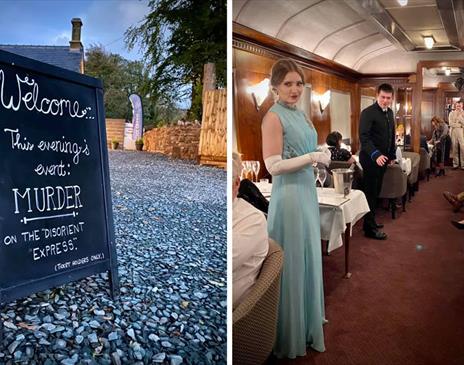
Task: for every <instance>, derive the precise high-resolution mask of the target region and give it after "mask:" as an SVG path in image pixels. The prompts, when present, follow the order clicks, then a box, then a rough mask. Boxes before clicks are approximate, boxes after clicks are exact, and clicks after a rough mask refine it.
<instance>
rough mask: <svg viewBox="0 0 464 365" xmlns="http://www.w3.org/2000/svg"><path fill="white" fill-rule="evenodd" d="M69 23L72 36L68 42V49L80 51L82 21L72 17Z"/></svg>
mask: <svg viewBox="0 0 464 365" xmlns="http://www.w3.org/2000/svg"><path fill="white" fill-rule="evenodd" d="M71 23H72V36H71V41H70V42H69V48H70V50H78V51H80V50H81V49H82V48H83V46H82V43H81V27H82V21H81V19H80V18H72V19H71Z"/></svg>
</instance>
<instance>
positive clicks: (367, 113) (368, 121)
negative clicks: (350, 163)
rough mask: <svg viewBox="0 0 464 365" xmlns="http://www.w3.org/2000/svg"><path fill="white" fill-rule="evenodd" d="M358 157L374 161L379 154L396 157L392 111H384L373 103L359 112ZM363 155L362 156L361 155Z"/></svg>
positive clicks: (389, 157) (392, 158)
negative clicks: (359, 143) (359, 148)
mask: <svg viewBox="0 0 464 365" xmlns="http://www.w3.org/2000/svg"><path fill="white" fill-rule="evenodd" d="M359 141H360V142H361V151H360V153H359V155H360V158H361V157H363V158H362V159H363V160H366V159H367V158H369V159H370V160H371V161H375V160H376V159H377V158H378V157H379V156H380V155H384V156H387V157H388V159H390V160H394V159H396V145H395V120H394V117H393V111H392V110H391V109H390V108H388V109H387V111H386V112H384V111H383V110H382V108H381V107H380V106H379V104H377V102H376V103H374V104H372V105H371V106H368V107H367V108H366V109H364V110H363V111H362V112H361V119H360V122H359ZM362 155H364V156H362Z"/></svg>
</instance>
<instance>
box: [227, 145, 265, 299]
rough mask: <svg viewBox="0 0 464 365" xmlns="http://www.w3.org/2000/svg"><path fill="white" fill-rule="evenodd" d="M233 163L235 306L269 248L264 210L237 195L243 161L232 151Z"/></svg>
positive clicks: (254, 278) (256, 275)
mask: <svg viewBox="0 0 464 365" xmlns="http://www.w3.org/2000/svg"><path fill="white" fill-rule="evenodd" d="M232 157H233V167H232V179H233V183H232V196H233V197H234V198H233V207H232V302H233V308H235V307H237V305H238V304H240V302H241V301H242V300H243V299H244V298H245V297H246V294H247V293H248V292H249V290H250V289H251V287H252V286H253V284H254V283H255V282H256V279H257V277H258V275H259V272H260V270H261V266H262V264H263V261H264V259H265V258H266V255H267V253H268V250H269V241H268V234H267V221H266V218H265V217H264V214H263V213H262V212H261V211H259V210H258V209H256V208H255V207H253V206H252V205H251V204H249V203H248V202H246V201H245V200H243V199H241V198H238V197H237V193H238V189H239V186H240V173H241V170H242V161H241V159H240V156H239V154H238V153H235V152H234V153H233V154H232Z"/></svg>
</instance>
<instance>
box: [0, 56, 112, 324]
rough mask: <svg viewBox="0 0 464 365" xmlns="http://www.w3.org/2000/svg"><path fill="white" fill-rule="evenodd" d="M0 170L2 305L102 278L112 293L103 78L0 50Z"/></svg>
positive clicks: (109, 198) (110, 222)
mask: <svg viewBox="0 0 464 365" xmlns="http://www.w3.org/2000/svg"><path fill="white" fill-rule="evenodd" d="M0 166H1V168H2V173H1V174H0V268H1V270H0V306H1V305H3V304H5V303H7V302H9V301H11V300H14V299H17V298H21V297H23V296H26V295H29V294H31V293H34V292H37V291H41V290H44V289H48V288H51V287H54V286H57V285H63V284H66V283H67V282H69V281H73V280H78V279H80V278H83V277H86V276H89V275H93V274H96V273H100V272H104V271H109V273H110V275H109V277H110V284H111V285H110V289H111V292H112V294H113V295H114V294H115V292H116V291H117V289H118V285H119V284H118V279H117V270H116V265H117V260H116V250H115V240H114V228H113V216H112V207H111V189H110V184H109V172H108V152H107V149H106V130H105V114H104V109H103V89H102V83H101V81H100V80H97V79H94V78H91V77H88V76H85V75H81V74H78V73H74V72H71V71H68V70H63V69H60V68H57V67H54V66H49V65H46V64H43V63H40V62H36V61H33V60H30V59H27V58H24V57H20V56H17V55H13V54H11V53H8V52H4V51H0ZM102 290H105V288H102ZM0 322H1V321H0ZM0 331H1V329H0Z"/></svg>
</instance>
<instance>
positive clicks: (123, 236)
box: [0, 151, 227, 365]
mask: <svg viewBox="0 0 464 365" xmlns="http://www.w3.org/2000/svg"><path fill="white" fill-rule="evenodd" d="M109 159H110V177H111V193H112V200H113V206H112V207H113V218H114V223H115V236H116V251H117V259H118V274H119V280H120V295H119V297H118V298H117V299H116V300H115V301H113V300H112V299H111V297H110V290H109V287H110V286H109V282H108V280H109V277H108V274H107V273H101V274H97V275H93V276H91V277H87V278H84V279H82V280H79V281H75V282H72V283H69V284H67V285H64V286H61V287H56V288H51V289H48V290H44V291H42V292H40V293H36V294H32V295H30V296H29V297H27V298H22V299H20V300H17V301H15V302H12V303H9V304H7V306H6V307H5V310H4V311H2V313H0V320H2V321H3V322H4V327H5V333H4V340H3V343H0V363H5V364H13V363H15V362H16V363H27V364H29V363H30V364H44V365H54V364H61V365H77V364H79V365H81V364H89V365H98V364H108V365H111V364H114V365H119V364H150V363H155V364H164V365H168V364H170V365H180V364H184V363H185V364H226V362H227V357H226V350H227V321H226V318H227V310H226V308H227V285H226V283H227V280H226V276H227V257H226V256H227V255H226V253H227V244H226V237H227V208H226V186H227V174H226V172H225V171H224V170H221V169H217V168H211V167H204V166H199V165H196V164H195V163H193V162H189V161H181V160H172V159H170V158H167V157H165V156H162V155H158V154H149V153H145V152H122V151H109Z"/></svg>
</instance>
